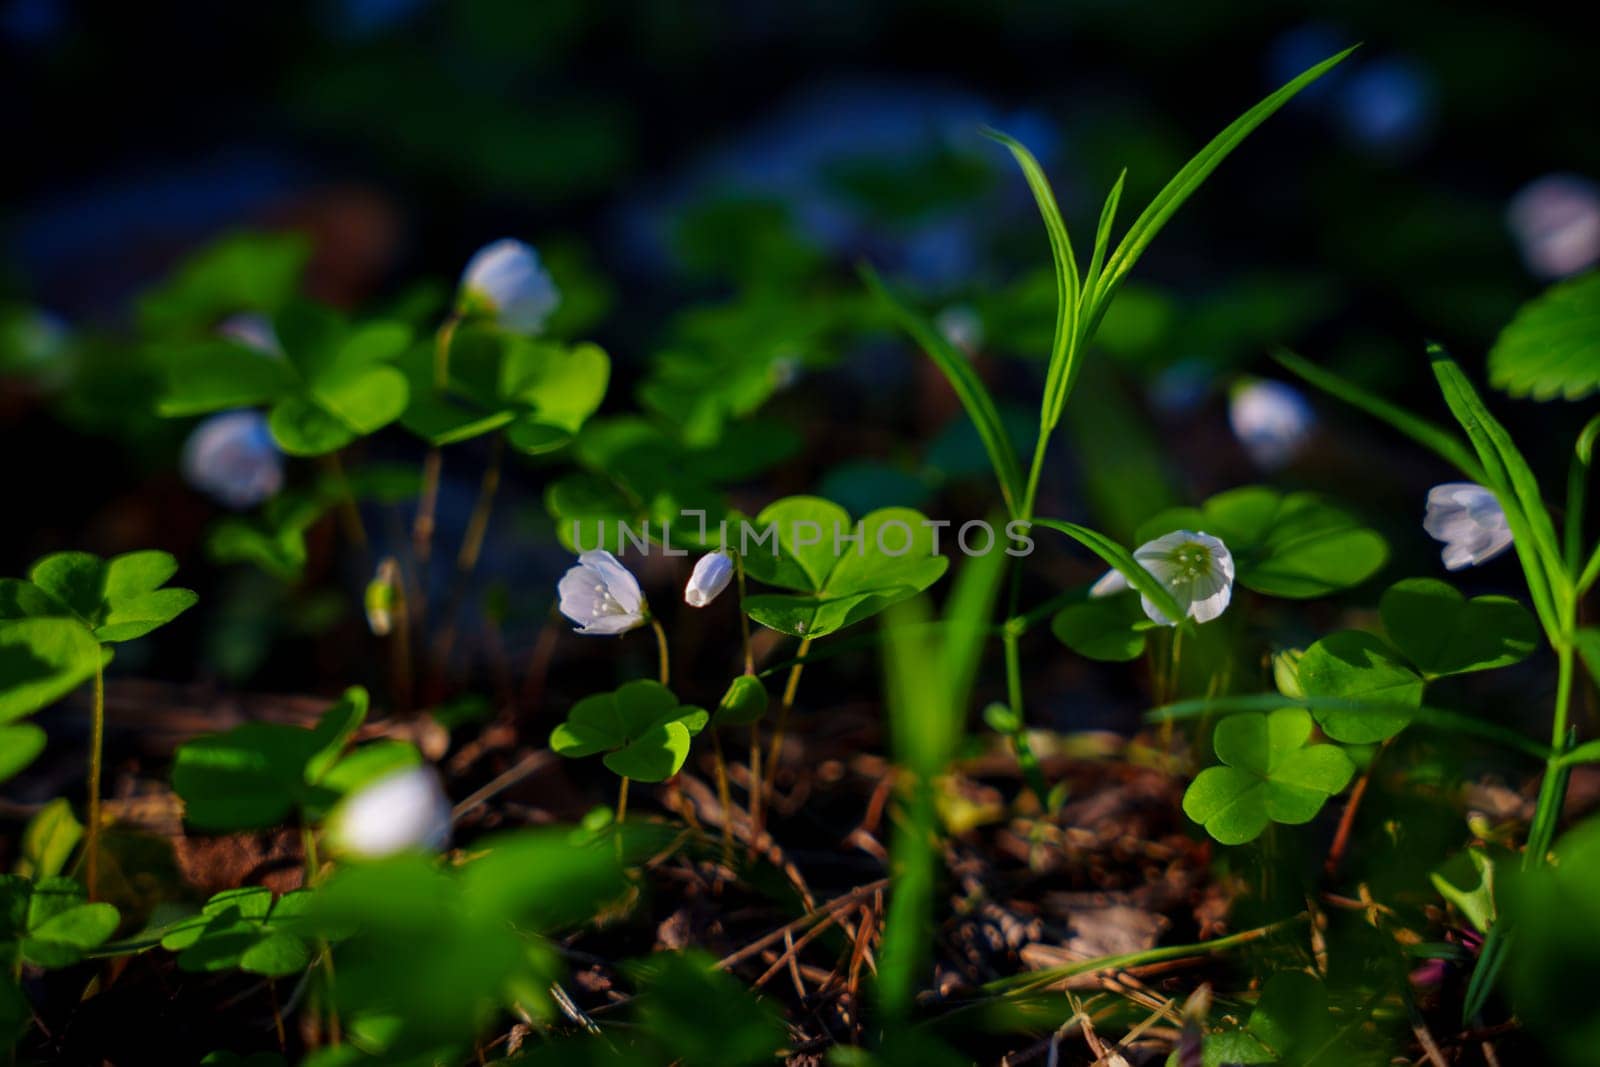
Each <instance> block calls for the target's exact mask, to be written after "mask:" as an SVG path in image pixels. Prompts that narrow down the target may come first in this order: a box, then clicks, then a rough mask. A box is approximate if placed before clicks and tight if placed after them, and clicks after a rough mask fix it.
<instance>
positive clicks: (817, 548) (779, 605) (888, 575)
mask: <svg viewBox="0 0 1600 1067" xmlns="http://www.w3.org/2000/svg"><path fill="white" fill-rule="evenodd" d="M930 525H931V524H929V523H928V520H927V519H926V518H924V517H923V515H922V513H921V512H917V511H913V510H911V509H910V508H881V509H879V510H877V511H874V512H872V513H871V514H869V515H867V516H866V517H865V518H863V519H862V520H861V521H860V522H858V523H851V521H850V516H849V514H848V513H847V512H846V511H845V510H844V509H843V508H841V507H840V506H839V505H837V504H835V503H833V502H831V501H828V500H824V499H822V498H821V497H814V496H792V497H786V498H785V499H783V500H779V501H777V502H776V503H773V504H770V505H768V506H767V507H766V508H765V509H763V510H762V512H761V514H760V515H758V516H756V518H755V522H754V524H753V526H754V533H755V534H757V535H763V536H764V535H767V534H769V533H770V537H768V538H767V539H766V540H765V541H764V543H761V544H742V545H741V551H742V552H743V553H744V565H745V570H746V573H748V574H749V575H750V576H751V577H753V578H755V579H757V580H759V581H762V582H765V583H766V584H768V585H775V586H778V587H779V588H782V589H792V590H794V591H795V592H796V593H797V594H799V595H794V596H789V595H773V594H762V595H759V596H752V597H749V598H747V599H746V600H745V609H746V611H747V612H748V613H749V615H750V617H751V618H752V619H754V620H756V621H757V622H759V623H761V624H762V625H763V626H767V627H770V628H771V629H774V630H777V631H779V632H781V633H786V634H793V635H794V636H796V637H821V636H823V635H824V634H830V633H832V632H834V631H835V630H838V629H841V628H843V627H845V626H849V625H850V624H851V623H854V622H860V621H861V620H862V619H866V618H870V617H871V616H873V615H876V614H877V613H878V612H880V611H882V610H883V609H885V608H887V607H889V606H890V605H892V604H897V603H899V602H900V601H902V600H905V599H906V598H908V597H911V596H915V595H916V594H917V593H920V592H922V591H923V590H924V589H926V588H928V587H929V586H930V585H932V584H933V583H934V582H936V581H938V580H939V578H940V576H942V575H943V574H944V572H945V570H946V569H947V568H948V567H949V565H950V561H949V560H948V559H946V558H945V557H944V556H941V555H939V554H938V553H936V552H935V551H934V534H933V531H932V530H931V529H930Z"/></svg>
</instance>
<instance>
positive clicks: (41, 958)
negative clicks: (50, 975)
mask: <svg viewBox="0 0 1600 1067" xmlns="http://www.w3.org/2000/svg"><path fill="white" fill-rule="evenodd" d="M121 921H122V920H121V916H120V915H119V914H118V913H117V909H116V908H114V907H112V906H111V905H110V904H87V903H84V890H83V886H81V885H79V884H78V883H77V882H75V881H73V880H72V879H70V878H61V877H48V878H41V879H39V880H38V881H37V882H35V883H34V884H33V885H32V887H31V891H30V892H29V894H28V900H27V922H26V930H27V932H26V934H25V936H24V937H23V938H22V941H21V944H20V946H19V948H20V952H21V955H22V957H23V959H25V960H27V961H28V962H29V963H32V964H34V965H35V966H39V967H48V968H57V967H70V966H71V965H72V964H74V963H77V962H78V961H79V960H80V959H82V958H83V954H84V952H85V951H87V950H89V949H92V948H94V947H96V946H98V945H100V944H101V943H103V942H104V941H105V940H106V939H107V938H109V937H110V936H111V935H112V933H114V932H115V931H116V928H117V926H118V924H119V923H120V922H121Z"/></svg>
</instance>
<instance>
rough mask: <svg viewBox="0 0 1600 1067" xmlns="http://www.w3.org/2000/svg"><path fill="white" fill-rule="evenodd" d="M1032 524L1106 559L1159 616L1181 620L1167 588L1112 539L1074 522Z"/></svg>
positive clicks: (1037, 522) (1058, 521)
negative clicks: (1159, 613)
mask: <svg viewBox="0 0 1600 1067" xmlns="http://www.w3.org/2000/svg"><path fill="white" fill-rule="evenodd" d="M1033 521H1034V523H1035V524H1036V525H1039V526H1043V527H1045V528H1046V529H1050V530H1054V531H1056V532H1057V533H1064V534H1066V535H1067V536H1068V537H1070V538H1072V539H1073V540H1074V541H1076V542H1078V543H1079V544H1080V545H1082V546H1083V547H1084V548H1087V549H1088V550H1089V551H1091V552H1093V553H1094V554H1095V555H1097V556H1099V557H1100V558H1101V559H1103V560H1105V562H1106V564H1107V565H1108V566H1110V567H1113V568H1115V569H1116V570H1118V571H1120V572H1122V576H1123V577H1124V578H1126V579H1128V584H1129V585H1131V586H1133V587H1134V588H1135V589H1137V590H1138V591H1139V592H1141V593H1143V594H1144V595H1145V596H1147V597H1149V598H1150V600H1151V602H1152V603H1154V604H1155V606H1156V607H1157V608H1159V609H1160V611H1161V614H1163V615H1165V616H1166V617H1167V618H1169V619H1176V620H1178V621H1179V622H1182V621H1183V617H1184V612H1183V608H1181V607H1180V606H1179V605H1178V602H1177V601H1176V600H1175V599H1173V596H1172V594H1171V593H1169V592H1168V591H1167V589H1166V587H1165V586H1163V585H1162V584H1161V583H1160V582H1159V581H1157V580H1156V577H1155V575H1153V574H1151V573H1150V572H1149V571H1147V570H1145V569H1144V567H1142V566H1141V565H1140V564H1139V561H1138V560H1136V559H1134V558H1133V553H1131V552H1129V551H1128V550H1127V549H1125V548H1123V547H1122V546H1121V545H1119V544H1117V543H1116V542H1115V541H1113V540H1111V538H1109V537H1107V536H1106V535H1105V534H1103V533H1100V532H1098V531H1096V530H1091V529H1089V528H1088V527H1087V526H1079V525H1078V524H1077V523H1073V522H1062V521H1061V520H1059V519H1034V520H1033Z"/></svg>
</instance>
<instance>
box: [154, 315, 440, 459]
mask: <svg viewBox="0 0 1600 1067" xmlns="http://www.w3.org/2000/svg"><path fill="white" fill-rule="evenodd" d="M274 325H275V326H276V328H277V333H278V337H279V340H280V341H281V342H282V344H283V350H284V358H281V359H280V358H277V357H274V356H271V355H267V354H265V353H262V352H259V351H256V350H255V349H252V348H249V347H247V346H245V345H243V344H240V343H238V342H236V341H232V340H229V339H225V338H217V339H212V340H207V341H202V342H198V343H195V344H190V345H184V346H179V347H176V348H173V349H171V350H169V351H167V352H165V353H163V354H162V357H161V358H162V363H163V366H164V369H165V372H166V391H165V393H164V394H163V396H162V398H161V400H160V402H159V403H158V404H157V410H158V412H159V413H160V414H162V415H168V416H182V415H201V414H206V413H209V412H213V411H222V410H224V409H227V408H237V407H256V406H265V407H267V408H268V409H269V410H268V415H267V425H268V428H269V429H270V430H271V431H272V437H273V440H275V441H276V442H277V443H278V446H279V447H280V448H282V449H283V450H284V451H285V452H288V453H290V454H291V455H296V456H320V455H324V454H326V453H329V452H334V451H337V450H338V449H341V448H343V447H344V446H346V445H348V444H349V443H350V442H352V441H354V440H355V439H356V438H358V437H364V436H366V435H367V434H371V433H375V432H377V431H378V430H380V429H382V428H383V427H385V426H387V425H388V424H389V423H391V422H393V421H394V420H396V419H398V418H399V417H400V415H401V413H402V412H404V411H405V410H406V404H407V401H408V400H409V399H410V394H411V390H410V385H409V383H408V382H407V380H406V376H405V375H404V374H402V373H401V372H400V370H399V369H397V368H396V367H394V366H393V365H392V364H393V362H394V361H395V359H397V358H398V357H399V356H400V355H401V354H402V353H403V352H404V351H405V350H406V348H407V346H408V345H409V344H410V343H411V330H410V328H409V327H407V326H405V325H403V324H402V323H398V322H385V321H377V322H370V323H365V324H362V325H360V326H353V325H351V324H350V323H348V322H346V321H345V320H344V319H343V318H342V317H340V316H339V315H338V314H336V313H335V312H333V311H332V310H330V309H328V308H323V307H320V306H317V305H315V304H310V303H305V302H300V303H293V304H290V305H289V306H288V307H286V308H285V309H284V310H283V311H282V312H281V313H280V314H279V315H278V317H277V318H276V320H274Z"/></svg>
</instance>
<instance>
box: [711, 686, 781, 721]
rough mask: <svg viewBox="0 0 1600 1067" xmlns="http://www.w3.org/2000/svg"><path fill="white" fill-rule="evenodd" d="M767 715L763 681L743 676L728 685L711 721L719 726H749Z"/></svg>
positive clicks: (765, 690)
mask: <svg viewBox="0 0 1600 1067" xmlns="http://www.w3.org/2000/svg"><path fill="white" fill-rule="evenodd" d="M766 713H767V687H766V686H764V685H762V684H761V679H759V678H757V677H755V676H754V675H750V674H741V675H739V677H737V678H735V679H734V680H733V681H732V682H729V683H728V691H727V692H725V693H723V694H722V699H721V700H720V701H718V702H717V710H716V711H715V712H713V713H712V716H711V719H712V722H714V723H715V724H716V725H718V726H748V725H749V724H751V723H753V722H759V721H760V720H761V718H762V716H764V715H766Z"/></svg>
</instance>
